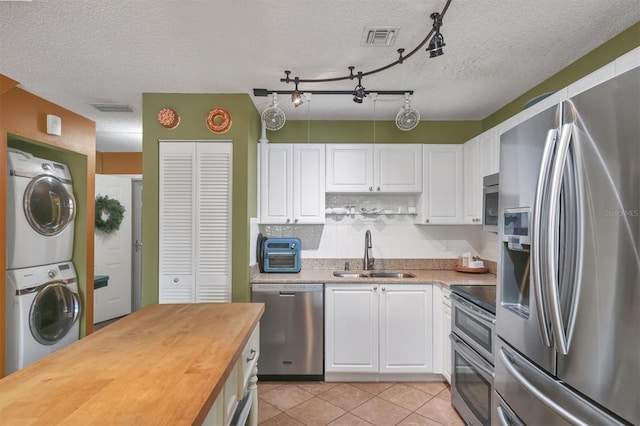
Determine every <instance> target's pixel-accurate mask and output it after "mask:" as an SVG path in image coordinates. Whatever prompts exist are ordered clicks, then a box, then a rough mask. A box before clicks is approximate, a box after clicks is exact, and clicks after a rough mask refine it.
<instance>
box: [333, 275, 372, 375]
mask: <svg viewBox="0 0 640 426" xmlns="http://www.w3.org/2000/svg"><path fill="white" fill-rule="evenodd" d="M325 313H326V318H325V371H327V372H353V373H357V372H375V373H377V372H378V294H377V286H373V285H354V286H350V285H345V284H340V285H336V286H331V285H326V286H325Z"/></svg>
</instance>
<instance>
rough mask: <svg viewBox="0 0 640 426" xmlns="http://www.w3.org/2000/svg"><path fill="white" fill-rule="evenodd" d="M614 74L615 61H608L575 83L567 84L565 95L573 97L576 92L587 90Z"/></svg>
mask: <svg viewBox="0 0 640 426" xmlns="http://www.w3.org/2000/svg"><path fill="white" fill-rule="evenodd" d="M615 75H616V67H615V62H610V63H608V64H607V65H605V66H603V67H602V68H598V69H597V70H595V71H594V72H592V73H591V74H587V75H585V76H584V77H582V78H581V79H580V80H578V81H576V82H575V83H571V84H570V85H569V86H567V96H568V97H570V98H571V97H573V96H575V95H577V94H578V93H582V92H584V91H585V90H589V89H591V88H592V87H594V86H597V85H598V84H600V83H603V82H605V81H607V80H610V79H612V78H613V77H615Z"/></svg>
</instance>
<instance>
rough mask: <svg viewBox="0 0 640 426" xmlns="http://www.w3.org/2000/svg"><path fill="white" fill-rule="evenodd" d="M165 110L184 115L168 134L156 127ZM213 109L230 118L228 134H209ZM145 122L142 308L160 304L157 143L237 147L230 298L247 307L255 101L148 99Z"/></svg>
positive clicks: (254, 188)
mask: <svg viewBox="0 0 640 426" xmlns="http://www.w3.org/2000/svg"><path fill="white" fill-rule="evenodd" d="M165 107H169V108H173V109H174V110H175V111H177V112H178V114H180V124H179V125H178V127H176V128H175V129H171V130H170V129H165V128H164V127H162V126H161V125H160V124H159V123H158V121H157V114H158V111H160V110H161V109H162V108H165ZM214 108H225V109H226V110H227V111H229V113H230V114H231V117H232V120H233V122H232V123H233V124H232V126H231V129H230V130H229V131H228V132H226V133H223V134H216V133H213V132H211V131H210V130H209V129H208V128H207V126H206V122H205V120H206V118H207V115H208V113H209V111H210V110H212V109H214ZM142 122H143V123H142V130H143V140H142V172H143V186H144V193H143V206H144V207H143V214H142V219H143V235H142V240H143V244H144V250H143V254H142V270H143V273H142V304H143V305H148V304H151V303H157V302H158V268H159V265H158V246H159V244H158V213H157V212H158V201H159V194H158V188H159V176H158V173H159V168H158V151H159V149H158V148H159V145H158V141H159V140H163V139H173V140H180V139H184V140H231V141H232V142H233V202H232V230H231V232H232V239H233V241H232V247H233V254H232V265H231V267H232V271H233V283H232V286H233V291H232V294H233V296H232V298H233V301H234V302H248V301H249V300H250V294H251V293H250V283H249V280H250V274H249V272H250V271H249V219H250V218H251V217H255V216H256V214H257V206H256V199H257V175H256V170H257V163H256V159H257V151H258V139H259V137H260V115H259V114H258V112H257V111H256V109H255V107H254V105H253V102H252V101H251V98H250V97H249V95H246V94H175V93H144V94H143V95H142Z"/></svg>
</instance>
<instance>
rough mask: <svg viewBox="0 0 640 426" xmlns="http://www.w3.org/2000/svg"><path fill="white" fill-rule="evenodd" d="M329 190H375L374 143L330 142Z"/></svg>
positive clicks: (328, 152) (328, 163)
mask: <svg viewBox="0 0 640 426" xmlns="http://www.w3.org/2000/svg"><path fill="white" fill-rule="evenodd" d="M326 156H327V175H326V183H327V186H326V190H327V192H371V191H373V145H369V144H328V145H327V147H326Z"/></svg>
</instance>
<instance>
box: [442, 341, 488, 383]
mask: <svg viewBox="0 0 640 426" xmlns="http://www.w3.org/2000/svg"><path fill="white" fill-rule="evenodd" d="M449 339H450V340H451V343H453V348H454V350H456V351H458V352H460V353H461V354H462V355H463V356H464V358H465V359H466V360H467V361H468V362H469V363H470V364H471V365H472V366H474V367H476V368H477V369H479V370H480V371H482V372H483V373H484V374H486V375H487V376H490V377H493V376H494V373H493V366H492V365H491V364H489V363H488V362H487V361H485V360H484V359H483V358H482V357H480V356H479V355H477V354H476V353H474V352H473V350H471V349H469V348H468V347H467V345H466V343H464V340H462V339H461V338H459V337H458V336H456V335H455V334H453V333H451V334H449Z"/></svg>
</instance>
